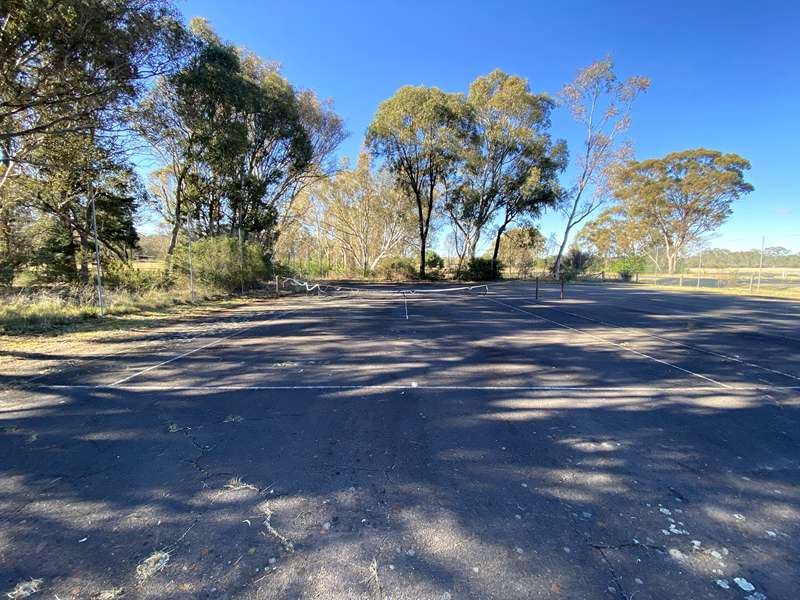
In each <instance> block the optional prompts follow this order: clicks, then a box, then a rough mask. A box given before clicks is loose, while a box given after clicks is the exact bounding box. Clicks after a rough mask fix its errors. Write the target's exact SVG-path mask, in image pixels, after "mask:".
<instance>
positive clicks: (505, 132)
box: [445, 69, 565, 258]
mask: <svg viewBox="0 0 800 600" xmlns="http://www.w3.org/2000/svg"><path fill="white" fill-rule="evenodd" d="M467 106H468V109H469V117H470V119H471V126H472V127H471V131H470V135H469V137H467V138H466V140H465V142H466V143H465V144H464V146H463V161H462V163H461V167H460V169H459V178H458V185H457V187H456V189H455V191H454V193H452V194H450V195H449V197H448V198H447V202H446V203H445V210H446V212H447V214H448V215H449V216H450V218H451V220H452V222H453V224H454V226H455V227H456V228H457V229H458V230H459V232H460V234H461V236H463V238H464V241H465V244H466V249H465V251H466V255H467V256H468V257H470V258H475V253H476V249H477V247H478V244H479V241H480V238H481V235H482V233H483V232H484V230H485V228H486V227H487V225H489V224H490V223H491V222H492V220H493V219H494V218H495V217H496V216H497V214H498V212H501V211H502V209H503V208H504V207H505V203H506V202H513V201H514V198H515V196H516V192H517V190H516V189H515V188H516V187H517V186H520V185H525V184H526V179H525V178H524V177H521V176H520V175H523V174H525V173H534V172H536V173H541V170H542V167H545V168H547V166H549V165H547V166H546V165H545V163H548V162H549V161H552V160H553V159H554V158H555V157H556V156H563V155H564V153H565V149H564V145H563V143H559V144H556V145H555V146H554V145H553V144H552V143H551V140H550V135H549V131H548V130H549V127H550V113H551V111H552V109H553V106H554V102H553V100H552V99H551V98H549V97H548V96H547V95H545V94H534V93H532V92H531V91H530V87H529V85H528V82H527V81H526V80H525V79H523V78H521V77H518V76H516V75H508V74H506V73H504V72H503V71H501V70H499V69H496V70H494V71H492V72H491V73H490V74H489V75H486V76H485V77H479V78H477V79H476V80H475V81H473V82H472V84H471V85H470V88H469V95H468V96H467ZM549 182H550V183H553V184H555V180H554V179H552V178H551V179H550V180H549ZM512 213H513V211H512ZM507 225H508V223H506V226H507ZM504 229H505V226H504V227H503V230H504ZM502 234H503V231H502V230H501V231H499V232H498V235H500V236H502Z"/></svg>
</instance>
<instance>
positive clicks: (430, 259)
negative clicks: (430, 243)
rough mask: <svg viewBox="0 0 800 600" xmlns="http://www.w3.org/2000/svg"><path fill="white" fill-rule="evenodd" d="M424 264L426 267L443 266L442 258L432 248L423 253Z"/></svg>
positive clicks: (439, 267) (436, 267) (437, 267)
mask: <svg viewBox="0 0 800 600" xmlns="http://www.w3.org/2000/svg"><path fill="white" fill-rule="evenodd" d="M425 266H426V267H427V268H428V269H441V268H442V267H444V259H443V258H442V257H441V256H439V255H438V254H437V253H436V252H434V251H433V250H428V251H427V252H426V253H425Z"/></svg>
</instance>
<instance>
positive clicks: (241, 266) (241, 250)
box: [239, 225, 244, 295]
mask: <svg viewBox="0 0 800 600" xmlns="http://www.w3.org/2000/svg"><path fill="white" fill-rule="evenodd" d="M239 278H240V280H241V283H242V295H244V244H243V242H242V226H241V225H239Z"/></svg>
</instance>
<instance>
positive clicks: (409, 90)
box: [366, 86, 469, 278]
mask: <svg viewBox="0 0 800 600" xmlns="http://www.w3.org/2000/svg"><path fill="white" fill-rule="evenodd" d="M468 136H469V111H468V110H467V106H466V102H465V100H464V97H463V95H461V94H447V93H445V92H443V91H442V90H440V89H438V88H429V87H424V86H419V87H414V86H404V87H402V88H400V89H399V90H397V92H396V93H395V95H394V96H393V97H392V98H390V99H389V100H385V101H384V102H382V103H381V104H380V106H379V107H378V111H377V113H376V114H375V118H374V120H373V121H372V123H371V124H370V126H369V129H368V130H367V139H366V143H367V146H368V147H369V149H370V151H371V152H372V153H373V155H374V156H376V157H379V158H382V159H383V160H384V161H385V163H386V165H387V168H388V169H389V171H390V172H391V173H392V174H393V175H394V176H395V178H396V180H397V183H398V185H399V186H400V188H401V190H402V191H403V193H404V194H405V195H406V196H407V197H408V198H410V199H411V201H412V202H413V203H414V206H415V208H416V214H417V220H418V225H419V241H420V254H419V256H420V259H419V275H420V277H423V278H424V277H425V267H426V265H425V255H426V252H427V243H428V234H429V232H430V225H431V217H432V216H433V213H434V209H435V208H436V206H437V205H438V203H439V201H440V197H441V194H440V192H441V189H442V186H443V185H444V183H445V181H446V180H447V179H448V178H450V177H452V175H453V173H454V170H455V166H456V163H457V162H458V161H459V155H460V148H461V146H462V144H463V142H464V140H465V139H466V137H468Z"/></svg>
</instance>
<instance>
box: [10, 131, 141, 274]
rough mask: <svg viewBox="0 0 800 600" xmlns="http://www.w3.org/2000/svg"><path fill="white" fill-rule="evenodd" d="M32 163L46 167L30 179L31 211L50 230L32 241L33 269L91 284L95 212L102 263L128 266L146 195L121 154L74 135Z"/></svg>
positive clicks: (42, 152)
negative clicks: (110, 261)
mask: <svg viewBox="0 0 800 600" xmlns="http://www.w3.org/2000/svg"><path fill="white" fill-rule="evenodd" d="M48 154H52V156H50V155H48ZM33 158H34V159H35V160H37V162H39V163H40V164H41V166H40V167H39V168H38V169H37V170H36V172H35V173H34V174H32V175H29V176H26V179H27V181H26V182H25V188H26V193H27V196H26V198H27V200H26V205H27V206H28V208H29V209H30V210H32V211H34V214H38V215H39V216H40V217H41V218H42V219H43V220H44V221H45V224H46V227H45V228H44V232H43V237H42V239H38V240H33V243H34V244H35V245H36V248H37V252H36V256H35V257H34V259H33V261H32V262H33V265H34V266H37V265H38V266H40V267H42V268H43V269H44V270H45V271H47V272H48V273H49V276H50V277H55V278H62V279H67V280H70V279H80V280H81V281H82V282H83V283H88V281H89V264H90V263H91V262H92V254H93V253H94V243H93V240H92V233H93V232H92V230H93V220H94V219H93V214H92V213H93V210H96V221H97V238H98V241H99V243H100V246H101V256H100V258H101V260H106V258H107V257H113V258H116V259H118V260H120V261H127V260H129V259H130V257H131V255H132V251H133V249H134V248H135V246H136V243H137V241H138V235H137V233H136V229H135V226H134V218H135V215H136V210H137V207H138V206H139V205H140V203H141V202H142V200H143V198H144V195H145V192H144V189H143V187H142V185H141V183H140V181H139V178H138V176H137V175H136V172H135V171H134V169H133V167H132V166H131V165H130V164H128V163H127V162H126V161H125V160H124V157H123V156H122V154H121V153H120V152H119V151H118V149H116V148H114V147H113V146H109V144H108V143H107V142H106V141H105V140H102V139H100V138H98V137H96V136H93V135H91V134H90V133H85V134H74V135H70V136H69V137H66V138H64V139H63V140H62V143H61V144H60V145H59V146H58V147H52V146H49V145H48V146H43V147H41V148H39V149H37V151H36V152H35V153H34V155H33Z"/></svg>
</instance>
